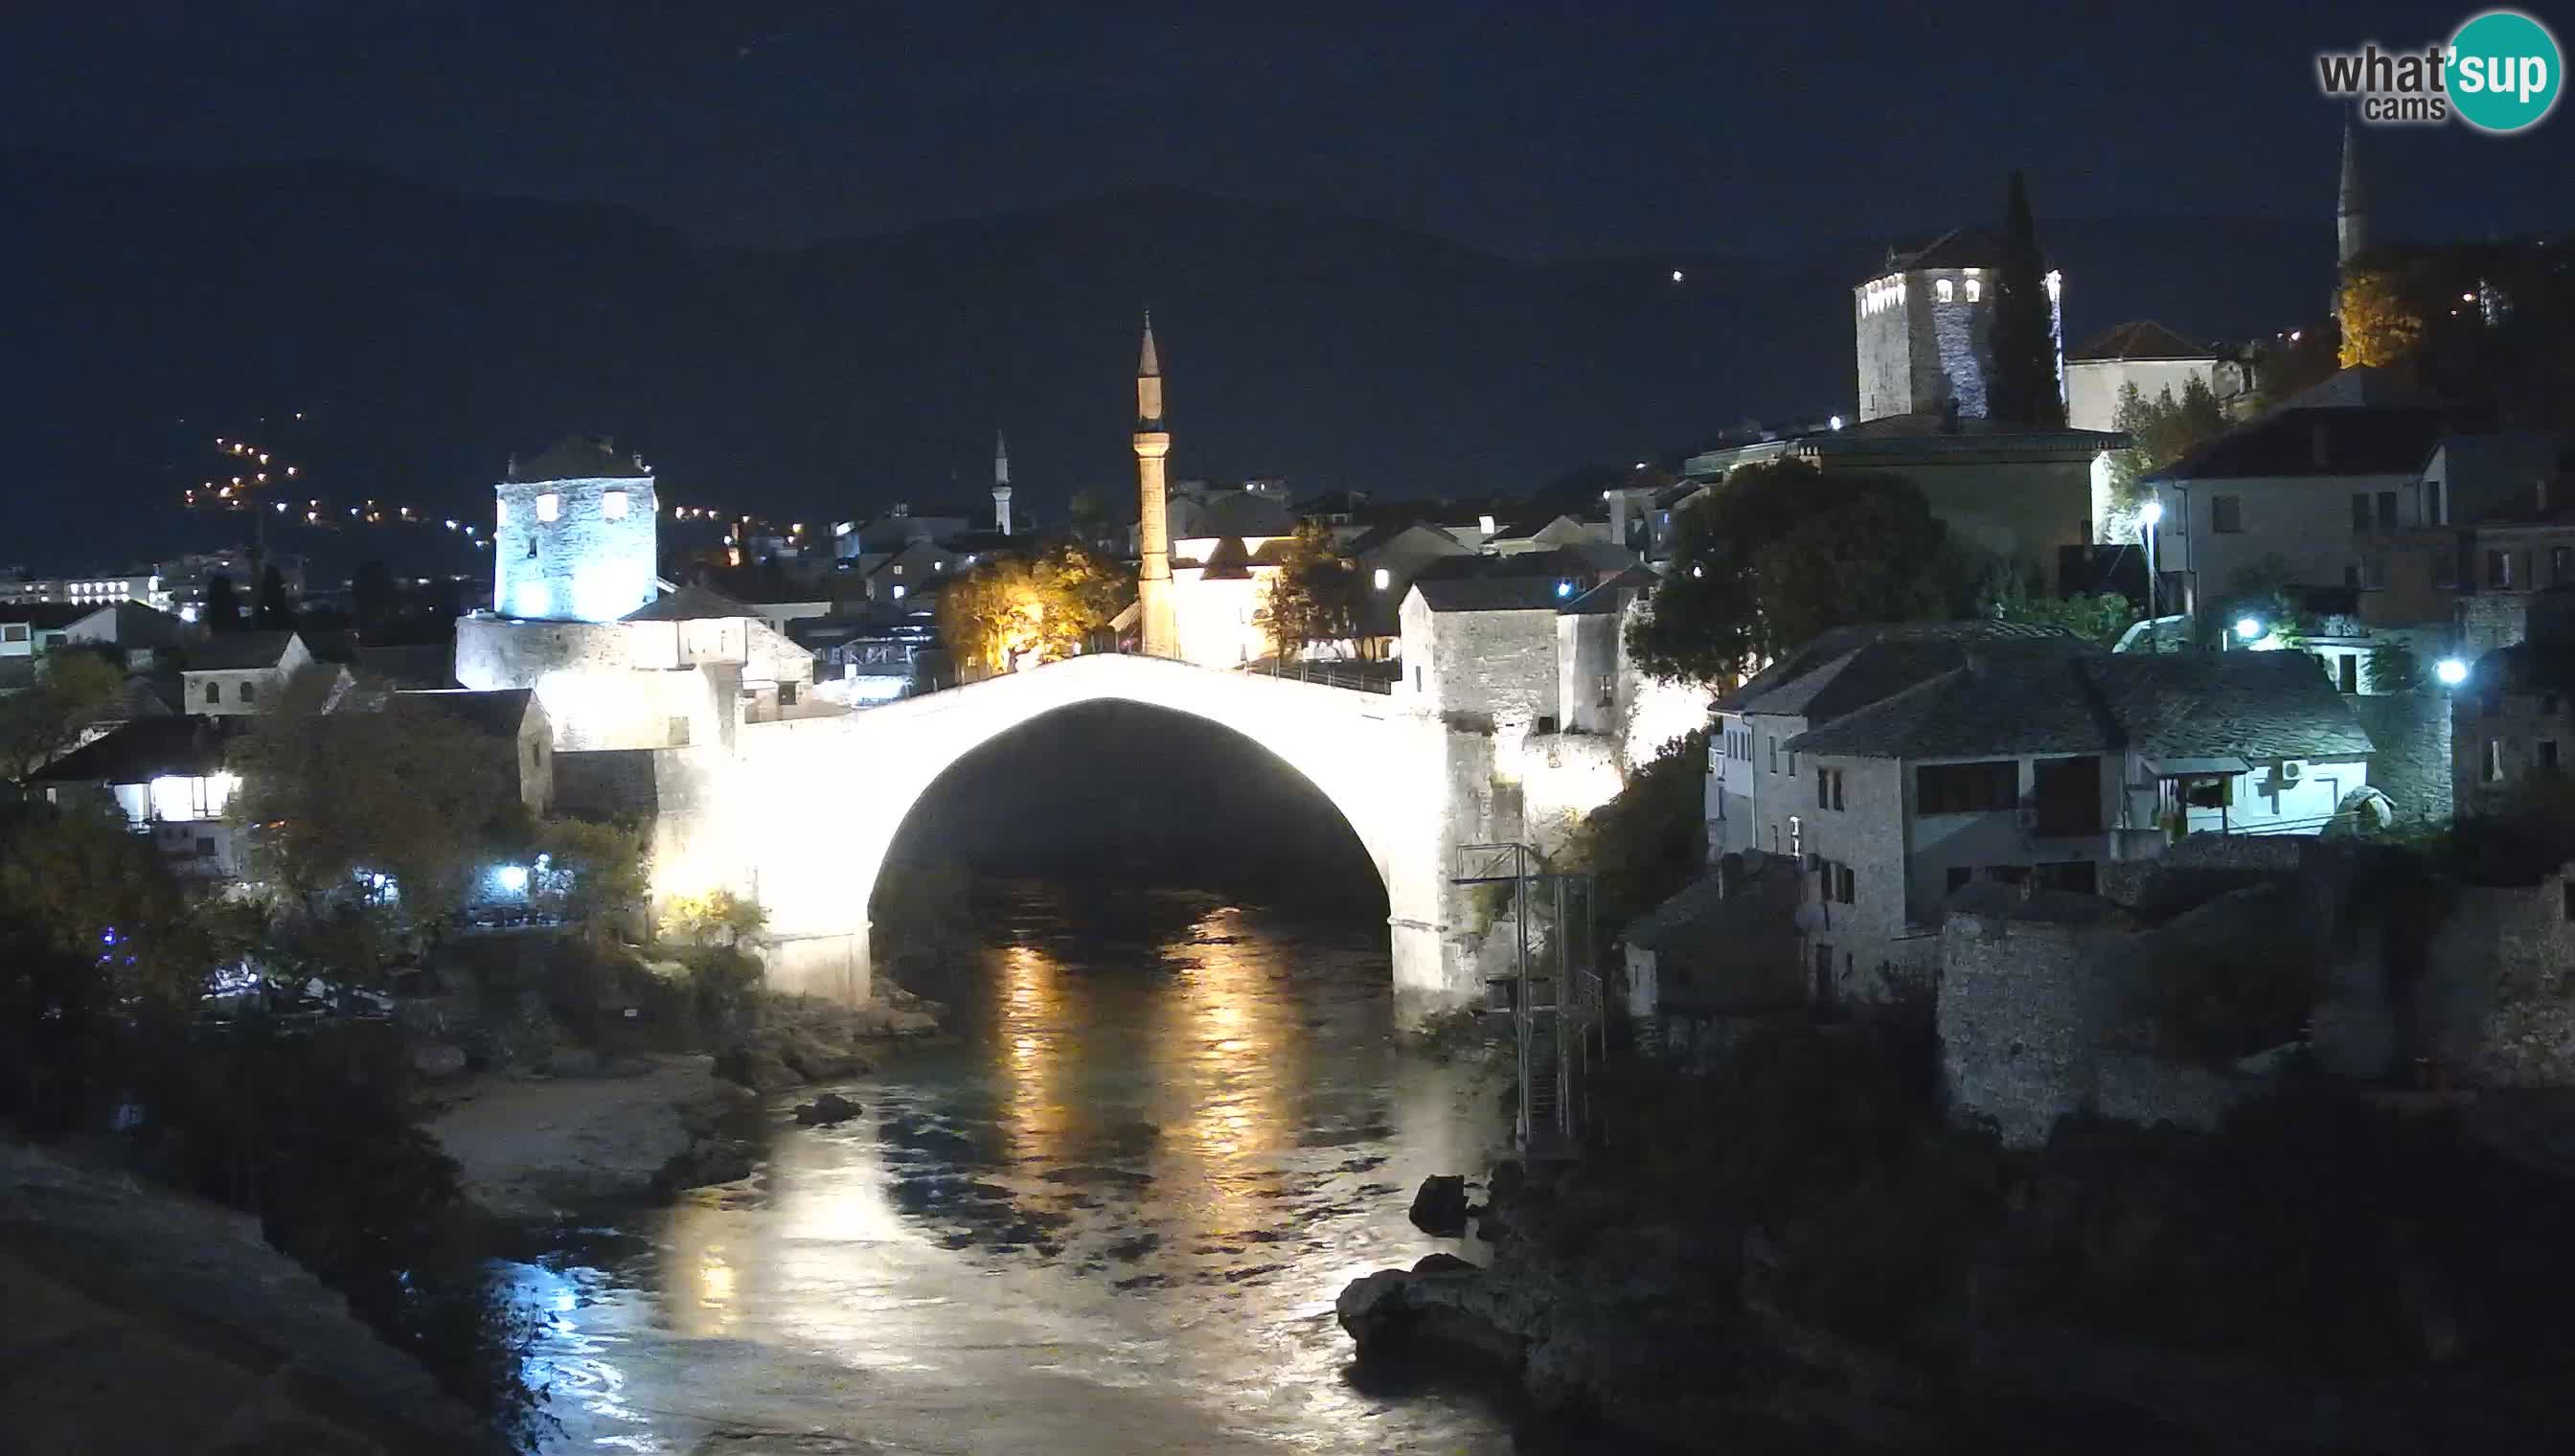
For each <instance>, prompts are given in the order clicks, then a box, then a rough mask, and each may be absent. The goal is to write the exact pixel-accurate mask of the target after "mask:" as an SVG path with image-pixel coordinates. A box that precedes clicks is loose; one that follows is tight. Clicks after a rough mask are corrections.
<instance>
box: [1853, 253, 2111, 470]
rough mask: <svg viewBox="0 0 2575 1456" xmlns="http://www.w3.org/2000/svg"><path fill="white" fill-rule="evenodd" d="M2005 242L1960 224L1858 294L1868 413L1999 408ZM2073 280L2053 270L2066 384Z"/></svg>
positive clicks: (1862, 411)
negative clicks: (2068, 291)
mask: <svg viewBox="0 0 2575 1456" xmlns="http://www.w3.org/2000/svg"><path fill="white" fill-rule="evenodd" d="M2002 259H2003V244H2002V240H2001V239H1999V238H1997V237H1995V236H1993V235H1992V234H1990V233H1984V232H1977V231H1973V230H1969V229H1957V230H1953V231H1951V232H1948V233H1945V234H1943V235H1941V236H1940V237H1939V238H1936V239H1934V240H1933V241H1931V242H1930V243H1927V244H1925V245H1923V246H1922V247H1920V248H1916V249H1913V250H1911V251H1909V252H1903V253H1899V252H1897V251H1895V250H1894V249H1892V248H1890V249H1888V250H1887V255H1886V266H1885V267H1884V268H1883V269H1881V270H1880V271H1879V272H1878V273H1877V274H1876V275H1875V276H1873V277H1871V278H1869V279H1868V280H1867V281H1866V282H1863V283H1861V284H1860V285H1858V286H1857V287H1855V288H1853V289H1852V290H1851V323H1852V329H1853V332H1854V334H1855V335H1856V337H1857V340H1858V346H1859V418H1860V419H1861V420H1862V421H1863V422H1865V421H1869V420H1877V419H1882V418H1885V417H1887V416H1890V415H1931V416H1938V415H1942V414H1948V413H1954V414H1955V415H1957V416H1958V417H1960V418H1963V419H1969V420H1981V419H1984V418H1985V417H1986V415H1987V414H1988V413H1989V402H1988V398H1987V397H1988V394H1989V392H1990V390H1991V385H1992V376H1993V368H1994V355H1993V327H1994V299H1995V283H1996V277H1997V275H1998V273H1999V272H2000V270H2001V266H2002ZM2063 295H2064V286H2063V281H2062V279H2061V277H2060V276H2059V275H2058V274H2057V273H2055V272H2054V271H2053V270H2051V271H2050V272H2049V273H2048V274H2047V302H2048V335H2049V338H2050V340H2051V341H2052V343H2053V345H2054V351H2055V354H2056V360H2057V365H2056V373H2057V388H2058V390H2059V391H2060V392H2062V390H2063V389H2064V380H2065V361H2064V356H2065V314H2064V296H2063Z"/></svg>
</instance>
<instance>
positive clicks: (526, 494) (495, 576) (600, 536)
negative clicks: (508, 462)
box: [492, 435, 661, 622]
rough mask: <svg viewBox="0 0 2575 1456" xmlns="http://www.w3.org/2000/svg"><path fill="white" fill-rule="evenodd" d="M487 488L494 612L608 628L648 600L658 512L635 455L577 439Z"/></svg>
mask: <svg viewBox="0 0 2575 1456" xmlns="http://www.w3.org/2000/svg"><path fill="white" fill-rule="evenodd" d="M510 476H511V478H510V479H509V480H506V481H503V482H501V483H500V484H499V485H497V486H495V487H493V493H494V494H495V495H496V496H498V497H499V498H500V518H499V520H498V521H497V523H495V526H494V529H493V532H492V609H493V610H494V611H496V612H498V613H500V614H501V615H502V616H504V617H518V618H530V619H535V620H539V621H553V622H614V621H616V620H617V619H619V618H621V617H624V616H625V615H626V614H628V613H630V612H633V611H634V610H635V609H637V608H639V607H642V606H644V605H646V604H647V603H650V602H651V601H652V600H653V595H654V587H653V574H654V570H655V567H656V565H657V555H658V551H659V545H660V531H659V517H660V514H661V507H660V504H659V503H658V502H657V501H656V499H655V498H654V494H653V473H652V472H651V471H650V470H647V469H645V466H644V460H643V457H641V456H628V457H624V458H620V457H619V456H618V454H617V451H616V449H615V448H614V446H613V445H612V444H611V443H610V441H609V439H608V438H607V437H606V436H598V437H590V436H580V435H573V436H567V437H565V438H564V439H563V440H562V441H561V442H559V443H558V444H557V445H556V446H555V447H554V448H553V449H551V450H549V451H547V452H546V453H545V454H543V455H541V456H538V457H537V458H536V459H535V460H533V461H530V462H529V463H528V464H527V465H526V466H525V467H524V468H514V469H513V470H512V471H511V472H510Z"/></svg>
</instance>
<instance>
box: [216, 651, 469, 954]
mask: <svg viewBox="0 0 2575 1456" xmlns="http://www.w3.org/2000/svg"><path fill="white" fill-rule="evenodd" d="M335 679H336V674H335V673H333V672H331V671H329V670H319V669H317V670H313V671H308V672H306V673H302V674H299V675H297V677H296V678H295V680H294V681H293V682H291V683H289V684H288V685H287V689H286V691H285V692H284V693H282V694H280V695H279V701H278V702H277V703H275V704H274V705H272V706H270V707H269V708H267V709H266V710H265V711H263V712H262V713H261V714H260V717H259V721H258V723H257V725H256V726H255V727H254V728H252V730H251V731H250V732H249V733H248V734H246V735H245V736H244V737H243V738H242V739H241V740H240V741H238V742H237V743H236V744H235V745H234V747H233V752H232V762H233V767H234V769H235V771H237V772H239V773H240V774H241V778H242V786H241V789H240V796H239V798H238V800H237V802H238V803H239V804H240V816H241V818H242V820H243V821H244V822H245V823H249V824H254V825H256V826H257V830H256V833H255V835H254V837H253V840H252V844H253V860H254V863H255V865H256V866H257V868H258V870H259V871H260V872H261V873H262V874H264V875H265V876H267V877H269V878H271V879H274V880H275V881H276V882H277V883H278V884H279V885H281V886H282V887H283V888H285V889H286V890H287V891H289V892H290V893H292V894H294V895H295V896H297V897H298V898H299V899H301V900H302V901H303V903H304V905H305V907H306V908H307V909H308V910H317V911H318V910H319V908H320V907H321V904H322V902H323V900H324V898H325V897H326V896H327V895H328V894H329V893H330V892H331V891H334V890H337V889H341V888H344V887H346V886H348V885H349V884H350V883H351V881H352V877H353V876H354V875H356V874H357V873H359V872H360V871H361V870H364V871H367V872H370V873H381V874H386V875H389V876H391V877H392V880H393V883H394V885H395V887H396V888H397V889H398V891H399V893H400V904H401V907H402V909H403V910H404V911H405V912H406V913H407V914H409V915H410V916H412V917H413V918H415V919H418V920H428V919H432V918H435V917H436V916H438V915H441V914H443V913H445V912H446V911H448V910H450V909H452V908H454V907H455V905H456V904H457V903H458V902H459V901H460V900H461V899H462V898H463V896H464V892H465V887H466V885H467V883H468V882H469V880H470V878H471V876H472V875H473V874H474V873H475V872H476V871H478V870H479V869H480V868H481V867H482V862H483V860H484V859H485V858H486V856H487V855H488V853H489V846H488V844H487V842H486V834H487V831H488V830H489V828H490V827H491V826H492V825H493V824H494V823H495V822H496V820H498V819H500V818H501V817H502V816H503V814H504V813H505V812H506V810H507V809H509V808H510V807H512V806H515V805H516V804H517V802H518V800H517V798H516V797H515V796H514V795H513V794H511V793H510V791H509V789H508V786H507V775H506V774H505V772H504V761H505V754H506V750H505V749H504V747H503V746H502V745H501V744H500V743H499V742H497V741H496V740H495V739H493V738H492V737H490V736H489V735H487V734H485V733H483V732H481V731H479V730H477V729H475V728H471V727H469V726H467V725H466V724H465V723H463V722H462V721H460V720H458V719H457V718H455V717H454V716H452V715H451V714H449V713H448V712H447V711H446V710H444V709H442V708H440V707H438V706H436V705H435V704H434V703H432V702H429V701H426V700H423V699H419V698H411V697H404V696H399V695H398V696H394V697H391V698H388V699H386V700H385V701H384V706H383V707H382V708H379V709H375V710H373V711H368V710H365V709H359V708H343V709H341V710H339V711H327V709H326V706H327V705H328V704H329V702H330V698H331V694H332V689H333V688H334V686H335Z"/></svg>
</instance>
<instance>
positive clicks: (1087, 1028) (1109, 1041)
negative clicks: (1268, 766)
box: [512, 883, 1588, 1456]
mask: <svg viewBox="0 0 2575 1456" xmlns="http://www.w3.org/2000/svg"><path fill="white" fill-rule="evenodd" d="M987 909H988V911H989V913H988V915H987V918H986V925H987V929H986V932H985V936H984V938H985V940H986V942H987V944H986V948H985V949H984V951H983V954H982V958H981V964H980V965H979V966H976V967H973V968H972V969H971V970H969V971H961V972H959V973H958V974H957V975H956V976H955V978H954V979H953V980H952V981H950V982H949V983H945V984H924V985H919V986H916V987H914V989H916V990H919V991H920V992H922V993H923V994H926V995H930V996H933V997H937V998H939V999H943V1000H946V1001H948V1002H949V1004H950V1008H951V1012H952V1015H951V1020H950V1026H951V1029H952V1032H953V1038H952V1040H951V1041H950V1042H948V1043H946V1044H943V1045H940V1046H937V1047H932V1048H928V1049H924V1050H918V1051H915V1052H913V1053H910V1054H908V1055H904V1056H901V1057H899V1058H897V1059H896V1060H895V1062H894V1064H893V1065H892V1066H890V1067H889V1068H887V1069H885V1070H884V1071H882V1072H881V1073H880V1074H879V1075H878V1076H877V1077H875V1078H871V1079H868V1080H866V1081H863V1082H861V1083H859V1084H857V1085H856V1086H854V1087H853V1088H852V1089H851V1091H852V1094H853V1095H855V1096H856V1097H858V1098H859V1099H860V1100H861V1101H862V1102H864V1103H865V1104H866V1108H867V1110H866V1112H865V1113H864V1115H862V1116H860V1117H859V1118H857V1119H856V1120H854V1121H851V1122H849V1123H846V1124H844V1125H842V1126H840V1127H836V1128H830V1129H824V1130H811V1129H802V1128H795V1127H792V1126H782V1127H780V1128H778V1129H777V1130H776V1131H775V1133H774V1134H773V1138H772V1147H771V1154H772V1155H771V1160H770V1162H769V1164H768V1166H767V1168H766V1170H765V1172H764V1174H763V1175H762V1176H761V1177H759V1178H756V1179H754V1180H753V1181H752V1182H750V1183H748V1184H745V1185H742V1186H741V1187H738V1188H732V1189H725V1190H710V1191H707V1192H702V1193H700V1194H695V1195H691V1197H690V1199H689V1201H687V1202H686V1203H684V1204H682V1205H681V1206H679V1207H676V1208H673V1209H670V1210H668V1211H667V1212H663V1213H660V1214H656V1215H653V1216H652V1217H651V1218H650V1220H649V1221H648V1222H647V1223H646V1224H645V1225H644V1226H641V1227H637V1228H634V1229H628V1230H616V1231H612V1232H609V1233H607V1234H605V1235H603V1236H601V1237H598V1238H595V1239H585V1240H583V1241H581V1242H580V1243H579V1244H578V1246H567V1247H566V1248H564V1249H563V1250H561V1251H560V1252H558V1253H556V1254H554V1255H551V1256H549V1257H547V1258H545V1259H544V1260H542V1261H540V1262H538V1263H534V1264H520V1265H514V1266H512V1274H513V1277H514V1279H515V1282H516V1284H517V1286H518V1290H519V1292H520V1293H521V1295H522V1296H523V1297H526V1298H528V1299H531V1300H534V1301H536V1302H538V1303H539V1304H541V1305H542V1306H543V1307H545V1308H547V1309H548V1310H549V1311H550V1312H551V1329H550V1332H549V1333H548V1334H547V1335H546V1336H545V1337H544V1339H543V1341H542V1343H541V1346H540V1348H539V1351H538V1353H537V1355H536V1357H535V1362H534V1363H535V1368H534V1370H533V1371H532V1374H534V1375H535V1377H536V1378H537V1379H539V1380H541V1381H547V1382H550V1383H551V1384H552V1385H553V1388H554V1395H553V1399H552V1402H551V1406H550V1409H551V1413H552V1414H553V1415H554V1417H555V1418H556V1419H557V1420H559V1421H560V1422H561V1423H562V1427H563V1429H562V1431H561V1433H560V1434H559V1435H558V1436H556V1437H555V1438H554V1439H553V1440H552V1441H551V1442H550V1443H549V1449H550V1450H555V1451H564V1452H572V1451H643V1452H701V1451H723V1452H732V1453H754V1452H798V1453H817V1452H838V1451H870V1452H872V1451H889V1452H937V1453H952V1452H953V1453H968V1452H1048V1453H1064V1456H1073V1453H1087V1452H1124V1451H1194V1452H1197V1451H1206V1452H1227V1451H1275V1450H1287V1451H1317V1452H1324V1451H1424V1452H1430V1451H1437V1452H1459V1451H1466V1452H1514V1451H1516V1452H1529V1451H1538V1450H1548V1451H1555V1450H1566V1449H1576V1448H1578V1447H1580V1446H1582V1445H1586V1444H1588V1443H1586V1442H1584V1441H1582V1440H1581V1439H1580V1438H1579V1437H1578V1436H1570V1437H1569V1436H1567V1434H1566V1433H1564V1432H1561V1431H1555V1430H1540V1429H1538V1428H1536V1427H1534V1426H1531V1425H1528V1424H1527V1423H1524V1422H1515V1420H1514V1418H1513V1416H1512V1415H1511V1414H1510V1413H1509V1412H1508V1411H1507V1410H1506V1409H1505V1408H1504V1407H1503V1406H1502V1405H1501V1404H1499V1403H1497V1402H1498V1398H1497V1397H1495V1396H1493V1395H1491V1394H1489V1393H1487V1392H1482V1391H1478V1390H1475V1389H1472V1388H1468V1387H1464V1386H1459V1385H1454V1384H1439V1383H1421V1382H1405V1381H1400V1380H1398V1381H1393V1382H1390V1383H1375V1382H1358V1381H1356V1380H1355V1379H1354V1377H1353V1375H1352V1372H1351V1371H1350V1370H1349V1356H1350V1347H1349V1342H1348V1340H1347V1339H1346V1338H1345V1337H1344V1336H1343V1335H1342V1334H1341V1332H1340V1329H1339V1328H1338V1326H1337V1325H1336V1324H1335V1323H1334V1322H1333V1319H1332V1314H1331V1306H1332V1299H1333V1296H1334V1295H1336V1294H1337V1293H1339V1291H1340V1289H1341V1286H1342V1285H1343V1284H1344V1283H1346V1282H1347V1281H1349V1280H1350V1279H1352V1278H1354V1277H1356V1276H1357V1275H1359V1274H1363V1273H1366V1272H1367V1271H1369V1270H1372V1269H1378V1268H1383V1267H1385V1266H1387V1265H1390V1264H1408V1263H1410V1262H1411V1261H1413V1260H1414V1259H1416V1258H1418V1257H1420V1256H1421V1255H1423V1254H1425V1253H1429V1252H1431V1251H1433V1250H1435V1249H1447V1250H1450V1251H1454V1252H1464V1253H1466V1254H1468V1255H1469V1256H1470V1257H1477V1258H1479V1259H1480V1257H1481V1253H1480V1251H1479V1250H1478V1249H1476V1248H1467V1247H1461V1245H1460V1244H1459V1243H1458V1242H1457V1241H1456V1240H1442V1239H1432V1238H1427V1237H1424V1236H1423V1235H1422V1234H1420V1233H1419V1232H1417V1231H1416V1230H1414V1229H1413V1228H1412V1227H1411V1225H1410V1224H1409V1223H1407V1222H1406V1221H1405V1219H1404V1208H1405V1205H1406V1203H1407V1201H1408V1199H1409V1196H1410V1193H1411V1190H1412V1189H1413V1187H1414V1186H1415V1185H1416V1184H1417V1183H1418V1182H1419V1180H1420V1179H1421V1178H1422V1177H1423V1176H1424V1175H1426V1174H1429V1173H1438V1172H1468V1173H1480V1171H1481V1170H1482V1169H1483V1168H1484V1167H1485V1166H1487V1165H1488V1163H1489V1161H1490V1158H1491V1156H1492V1154H1493V1153H1494V1152H1495V1151H1496V1150H1498V1148H1499V1146H1500V1139H1501V1138H1502V1135H1503V1131H1504V1129H1503V1124H1502V1119H1501V1114H1500V1102H1499V1097H1498V1094H1497V1090H1496V1083H1495V1081H1494V1076H1495V1073H1494V1072H1492V1071H1490V1070H1487V1069H1486V1068H1485V1067H1483V1066H1481V1065H1478V1064H1474V1063H1471V1062H1470V1063H1442V1062H1438V1061H1435V1060H1433V1059H1432V1058H1429V1057H1427V1056H1424V1055H1421V1054H1419V1053H1415V1052H1409V1051H1405V1050H1403V1049H1401V1048H1399V1047H1398V1046H1397V1045H1395V1044H1394V1043H1393V1041H1392V1040H1391V1039H1390V1033H1391V1031H1392V1029H1393V1028H1392V1004H1391V994H1390V990H1389V985H1388V981H1387V969H1386V952H1385V943H1384V938H1383V930H1382V927H1381V926H1377V925H1370V924H1366V923H1348V922H1342V923H1333V922H1330V921H1317V920H1315V919H1313V918H1311V917H1310V916H1306V917H1297V916H1290V915H1287V914H1286V913H1282V912H1276V911H1269V910H1264V909H1261V908H1258V907H1254V906H1248V905H1237V904H1231V903H1228V902H1225V901H1223V900H1220V899H1216V898H1213V897H1208V896H1201V895H1192V894H1186V893H1165V892H1151V893H1132V892H1129V893H1117V894H1112V895H1106V896H1104V895H1103V894H1102V893H1100V892H1098V891H1094V890H1087V889H1076V888H1071V887H1065V886H1054V885H1046V884H1035V883H1022V884H1014V885H1012V886H1009V887H1008V889H1007V891H1004V892H996V893H994V894H992V895H989V896H987ZM773 1112H774V1114H775V1115H776V1116H777V1117H779V1118H783V1117H784V1115H785V1107H784V1104H782V1105H781V1106H779V1107H778V1108H775V1109H773Z"/></svg>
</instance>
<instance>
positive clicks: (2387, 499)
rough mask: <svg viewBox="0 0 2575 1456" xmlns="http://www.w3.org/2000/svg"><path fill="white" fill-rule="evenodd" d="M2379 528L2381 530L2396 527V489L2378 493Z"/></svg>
mask: <svg viewBox="0 0 2575 1456" xmlns="http://www.w3.org/2000/svg"><path fill="white" fill-rule="evenodd" d="M2378 529H2379V530H2381V531H2394V530H2395V529H2396V493H2395V492H2394V491H2381V492H2379V493H2378Z"/></svg>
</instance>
